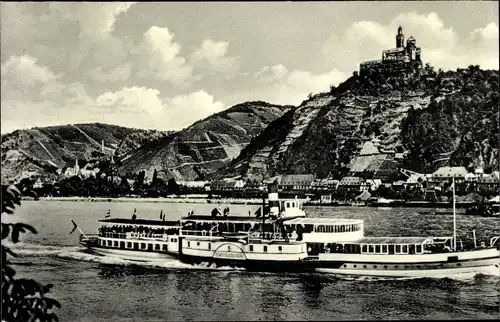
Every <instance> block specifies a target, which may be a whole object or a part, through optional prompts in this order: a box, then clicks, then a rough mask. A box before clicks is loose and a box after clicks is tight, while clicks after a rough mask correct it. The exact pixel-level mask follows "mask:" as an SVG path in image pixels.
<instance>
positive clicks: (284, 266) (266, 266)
mask: <svg viewBox="0 0 500 322" xmlns="http://www.w3.org/2000/svg"><path fill="white" fill-rule="evenodd" d="M180 260H181V261H182V262H184V263H188V264H201V263H209V264H210V265H212V264H215V265H216V266H217V267H234V268H244V269H245V270H247V271H254V272H295V273H297V272H314V268H315V266H314V264H313V263H312V262H310V261H307V260H281V261H279V260H276V261H273V260H252V259H228V258H214V257H200V256H192V255H180Z"/></svg>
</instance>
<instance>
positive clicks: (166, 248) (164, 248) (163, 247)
mask: <svg viewBox="0 0 500 322" xmlns="http://www.w3.org/2000/svg"><path fill="white" fill-rule="evenodd" d="M161 248H162V250H163V251H164V252H166V251H167V250H168V245H167V244H163V245H162V246H161Z"/></svg>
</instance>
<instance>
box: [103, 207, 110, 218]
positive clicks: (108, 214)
mask: <svg viewBox="0 0 500 322" xmlns="http://www.w3.org/2000/svg"><path fill="white" fill-rule="evenodd" d="M109 217H111V209H108V212H107V213H106V216H104V218H109Z"/></svg>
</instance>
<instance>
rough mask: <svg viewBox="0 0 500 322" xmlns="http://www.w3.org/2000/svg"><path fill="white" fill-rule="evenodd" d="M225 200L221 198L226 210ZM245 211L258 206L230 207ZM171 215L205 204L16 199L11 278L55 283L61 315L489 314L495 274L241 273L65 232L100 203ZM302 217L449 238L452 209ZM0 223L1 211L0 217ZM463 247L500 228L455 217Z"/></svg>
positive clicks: (371, 231)
mask: <svg viewBox="0 0 500 322" xmlns="http://www.w3.org/2000/svg"><path fill="white" fill-rule="evenodd" d="M225 206H226V205H224V204H223V205H222V207H225ZM229 207H230V208H231V213H232V214H234V215H236V214H241V215H248V211H249V210H250V211H251V213H254V211H255V210H256V209H257V207H258V206H244V205H229ZM134 208H136V209H137V216H138V218H144V219H156V218H159V214H160V211H161V210H163V213H165V214H167V218H166V219H167V220H175V219H179V218H180V217H182V216H185V215H187V213H188V212H189V211H191V210H192V209H194V211H195V213H209V211H210V210H211V209H212V208H213V205H209V204H175V203H136V202H133V203H132V202H74V201H24V202H23V204H22V207H21V208H18V210H17V212H16V215H15V216H6V217H7V218H8V219H9V221H11V222H13V221H23V222H26V223H29V224H31V225H33V226H34V227H35V228H36V229H37V230H38V231H39V233H38V234H37V235H30V234H25V235H23V236H22V241H21V242H20V243H18V244H15V245H10V244H9V245H10V246H12V248H13V250H14V251H15V252H17V253H18V254H19V255H20V257H19V258H16V259H15V260H14V262H15V263H16V264H15V265H14V268H15V269H16V271H17V275H18V277H29V278H35V279H36V280H38V281H40V282H43V283H51V284H54V287H53V289H52V292H51V293H50V295H51V296H52V297H54V298H56V299H58V300H59V301H60V302H61V305H62V308H61V309H58V310H57V312H56V313H57V314H58V316H59V318H60V320H61V321H108V322H109V321H172V320H198V321H199V320H213V321H225V320H232V321H234V320H237V321H238V320H240V321H242V320H374V319H384V320H385V319H498V317H499V298H500V291H499V288H500V274H499V272H498V271H495V270H493V271H492V274H491V275H483V274H477V275H468V274H465V275H460V276H454V277H451V278H439V279H431V278H416V279H404V280H401V279H388V278H385V279H377V278H345V277H337V276H332V275H324V274H270V273H250V272H246V271H244V270H237V269H230V268H219V269H215V268H211V267H205V266H202V265H201V266H191V265H187V264H183V263H181V262H179V261H177V260H174V259H172V260H169V261H166V262H165V263H163V264H162V265H161V266H156V267H153V266H149V265H143V264H140V265H137V264H132V263H127V262H123V261H118V260H116V259H112V258H107V257H100V256H94V255H91V254H88V253H85V252H83V249H82V248H81V247H79V246H78V233H74V234H72V235H69V232H70V230H71V228H72V224H71V222H70V218H73V219H74V220H75V221H76V222H77V223H78V225H79V227H80V228H81V229H82V230H83V231H84V232H87V233H96V230H97V227H98V224H97V220H98V219H102V218H104V216H105V214H106V213H107V212H108V210H110V211H111V215H112V217H126V218H130V217H131V216H132V214H133V211H134ZM306 211H307V212H308V215H309V216H327V217H337V218H357V219H363V220H364V221H365V235H366V236H390V235H392V236H443V235H446V236H450V235H451V234H452V227H453V226H452V225H453V217H452V216H451V215H438V216H436V215H434V216H433V215H419V214H418V213H417V212H418V209H404V208H400V209H390V210H384V209H376V208H355V207H352V208H351V207H350V208H326V207H307V208H306ZM2 220H5V218H2ZM457 228H458V232H459V233H458V238H460V239H462V241H463V242H464V244H466V243H470V242H471V239H472V234H471V230H472V229H473V228H475V229H476V235H477V238H478V239H480V240H485V241H486V242H488V241H489V238H491V237H492V236H494V235H499V234H500V228H499V226H498V219H494V218H479V217H471V216H463V215H458V216H457Z"/></svg>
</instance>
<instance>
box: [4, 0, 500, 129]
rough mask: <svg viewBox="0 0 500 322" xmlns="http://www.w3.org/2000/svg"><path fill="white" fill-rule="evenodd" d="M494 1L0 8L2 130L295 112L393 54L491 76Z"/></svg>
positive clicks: (168, 124)
mask: <svg viewBox="0 0 500 322" xmlns="http://www.w3.org/2000/svg"><path fill="white" fill-rule="evenodd" d="M498 6H499V4H498V2H497V1H471V2H468V1H443V2H440V1H435V2H430V1H422V2H420V1H405V2H394V1H391V2H380V1H367V2H364V1H352V2H351V1H347V2H253V3H244V2H205V3H204V2H194V3H187V2H185V3H181V2H178V3H176V2H164V3H158V2H150V3H147V2H141V3H133V2H108V3H106V2H104V3H102V2H101V3H90V2H89V3H77V2H42V3H35V2H12V3H8V2H2V3H1V4H0V9H1V11H0V23H1V30H2V32H1V54H0V55H1V132H2V134H4V133H8V132H12V131H14V130H16V129H25V128H31V127H36V126H50V125H62V124H75V123H88V122H101V123H108V124H116V125H121V126H127V127H135V128H149V129H159V130H179V129H182V128H185V127H187V126H189V125H190V124H192V123H193V122H195V121H197V120H199V119H202V118H205V117H207V116H209V115H211V114H213V113H216V112H219V111H222V110H224V109H226V108H229V107H231V106H233V105H235V104H238V103H241V102H245V101H257V100H262V101H267V102H270V103H274V104H291V105H298V104H300V103H301V102H302V101H303V100H304V99H306V98H307V95H308V94H309V93H319V92H324V91H327V90H328V89H329V87H330V86H331V85H337V84H338V83H339V82H342V81H344V80H345V79H346V78H348V77H349V76H350V75H352V72H353V71H355V70H357V69H358V68H359V63H360V62H361V61H362V60H369V59H379V58H380V57H381V51H382V50H383V49H389V48H394V47H395V36H396V33H397V27H398V26H399V25H401V26H402V27H403V33H404V34H405V37H406V38H408V37H409V36H413V37H414V38H415V39H416V42H417V46H419V47H421V50H422V60H423V61H424V63H430V64H431V65H433V66H434V67H436V68H442V69H444V70H456V69H457V68H464V67H467V66H469V65H471V64H474V65H480V66H481V67H482V68H484V69H497V70H498V62H499V54H498V52H499V49H498V43H499V39H498V25H499V21H498V9H499V8H498Z"/></svg>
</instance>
